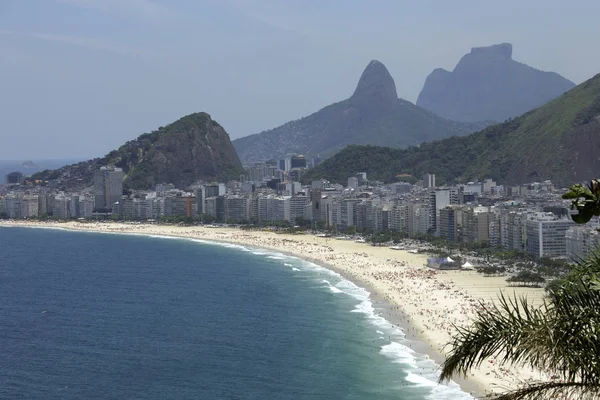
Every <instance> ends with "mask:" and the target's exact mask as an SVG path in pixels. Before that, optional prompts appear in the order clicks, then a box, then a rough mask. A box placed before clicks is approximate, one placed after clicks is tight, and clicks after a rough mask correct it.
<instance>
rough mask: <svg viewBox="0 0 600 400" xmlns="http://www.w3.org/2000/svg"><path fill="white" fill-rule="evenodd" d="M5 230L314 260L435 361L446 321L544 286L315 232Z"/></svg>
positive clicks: (496, 381) (484, 386) (531, 375)
mask: <svg viewBox="0 0 600 400" xmlns="http://www.w3.org/2000/svg"><path fill="white" fill-rule="evenodd" d="M3 225H4V226H7V225H11V226H30V227H54V228H63V229H69V230H84V231H97V232H115V233H134V234H148V235H166V236H178V237H187V238H195V239H204V240H211V241H221V242H228V243H235V244H241V245H246V246H251V247H262V248H267V249H270V250H275V251H278V252H282V253H286V254H289V255H293V256H296V257H299V258H302V259H305V260H308V261H312V262H314V263H317V264H319V265H322V266H325V267H328V268H330V269H333V270H334V271H336V272H338V273H340V274H341V275H343V276H344V277H345V278H347V279H349V280H351V281H353V282H354V283H356V284H357V285H359V286H362V287H365V288H366V289H368V290H369V291H371V292H372V296H373V298H374V301H375V302H377V301H378V300H379V301H381V300H383V301H385V302H386V303H387V304H385V307H382V310H383V311H382V315H383V316H384V317H386V319H388V320H389V321H390V322H392V323H398V324H402V326H403V327H405V329H406V330H408V331H407V336H408V337H409V338H418V339H419V340H421V341H422V342H424V343H425V345H426V348H425V349H423V350H424V351H426V353H427V354H428V355H429V356H430V357H431V358H433V359H434V360H435V361H436V362H437V363H438V364H439V363H441V362H442V361H443V359H444V345H445V344H446V343H448V341H449V340H450V338H451V337H452V334H453V328H452V324H458V325H463V324H467V323H468V322H469V321H470V320H471V318H473V316H474V314H475V312H476V310H477V307H479V300H480V299H481V300H484V301H492V300H495V299H497V296H498V294H499V293H500V291H502V292H504V293H505V294H508V295H512V294H513V293H515V292H516V293H517V294H525V295H527V297H528V298H530V299H531V300H533V301H535V302H540V301H541V299H542V297H543V293H544V291H543V289H535V288H518V287H517V288H515V287H509V286H508V284H507V283H506V277H483V276H482V275H480V274H477V273H476V272H474V271H436V270H432V269H430V268H428V267H426V266H425V263H426V258H427V257H426V256H425V255H422V254H412V253H409V252H407V251H403V250H392V249H390V248H388V247H376V246H370V245H368V244H362V243H356V242H354V241H348V240H336V239H333V238H323V237H316V236H313V235H288V234H276V233H273V232H269V231H243V230H238V229H231V228H208V227H199V226H194V227H181V226H168V225H149V224H148V225H145V224H123V223H78V222H66V223H59V222H52V223H47V222H43V223H42V222H25V221H19V222H15V221H0V226H3ZM375 304H376V305H377V303H375ZM378 306H379V305H378ZM446 350H447V349H446ZM540 378H543V376H542V375H541V374H540V373H539V372H536V371H532V370H531V369H528V368H515V367H511V366H503V365H498V363H497V362H495V360H488V361H487V362H485V363H484V365H482V366H481V367H480V368H479V369H477V370H473V371H472V373H471V374H470V375H469V376H467V377H464V379H463V378H459V377H456V379H455V381H456V382H457V383H458V384H460V385H461V387H462V388H463V390H465V391H467V392H471V393H473V394H475V395H477V396H481V395H483V394H484V393H489V392H491V391H497V390H499V391H505V390H506V389H509V388H515V387H517V386H519V385H522V384H523V383H524V382H526V381H527V380H529V379H540Z"/></svg>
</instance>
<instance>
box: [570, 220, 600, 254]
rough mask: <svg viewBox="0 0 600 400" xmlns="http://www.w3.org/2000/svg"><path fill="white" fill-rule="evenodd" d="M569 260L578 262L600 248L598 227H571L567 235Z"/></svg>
mask: <svg viewBox="0 0 600 400" xmlns="http://www.w3.org/2000/svg"><path fill="white" fill-rule="evenodd" d="M565 240H566V246H567V258H568V259H569V260H573V261H577V260H579V259H581V258H585V257H586V256H587V255H588V254H589V253H590V251H592V250H596V249H598V246H600V233H599V232H598V229H597V228H596V227H592V226H588V225H583V226H571V227H570V228H569V229H567V231H566V233H565Z"/></svg>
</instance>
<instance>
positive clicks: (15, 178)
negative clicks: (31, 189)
mask: <svg viewBox="0 0 600 400" xmlns="http://www.w3.org/2000/svg"><path fill="white" fill-rule="evenodd" d="M24 180H25V177H24V176H23V174H22V173H21V172H19V171H15V172H10V173H8V174H6V183H7V184H9V185H22V184H23V182H24Z"/></svg>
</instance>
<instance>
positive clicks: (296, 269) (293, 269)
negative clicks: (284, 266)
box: [292, 268, 300, 271]
mask: <svg viewBox="0 0 600 400" xmlns="http://www.w3.org/2000/svg"><path fill="white" fill-rule="evenodd" d="M292 271H300V270H299V269H298V268H292Z"/></svg>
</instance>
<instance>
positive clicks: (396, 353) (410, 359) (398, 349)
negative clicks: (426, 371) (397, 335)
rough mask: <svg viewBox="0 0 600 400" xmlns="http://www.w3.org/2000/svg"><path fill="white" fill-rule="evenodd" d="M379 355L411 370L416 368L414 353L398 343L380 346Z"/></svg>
mask: <svg viewBox="0 0 600 400" xmlns="http://www.w3.org/2000/svg"><path fill="white" fill-rule="evenodd" d="M380 353H381V354H383V355H384V356H386V357H387V358H389V359H391V360H392V362H393V363H396V364H407V365H410V366H411V367H412V368H418V367H417V358H416V353H415V351H414V350H412V349H411V348H409V347H407V346H405V345H403V344H400V343H398V342H392V343H390V344H386V345H384V346H381V351H380Z"/></svg>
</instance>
